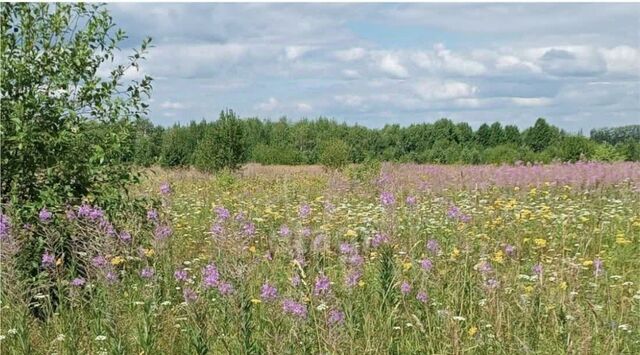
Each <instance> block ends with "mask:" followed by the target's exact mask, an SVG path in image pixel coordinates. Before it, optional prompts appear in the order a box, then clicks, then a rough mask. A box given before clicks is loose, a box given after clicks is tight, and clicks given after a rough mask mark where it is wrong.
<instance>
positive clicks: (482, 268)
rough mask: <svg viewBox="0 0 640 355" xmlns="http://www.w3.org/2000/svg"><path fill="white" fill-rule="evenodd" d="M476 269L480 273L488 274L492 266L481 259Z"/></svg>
mask: <svg viewBox="0 0 640 355" xmlns="http://www.w3.org/2000/svg"><path fill="white" fill-rule="evenodd" d="M478 271H480V273H481V274H488V273H490V272H492V271H493V268H492V267H491V264H490V263H489V262H488V261H483V262H481V263H480V265H478Z"/></svg>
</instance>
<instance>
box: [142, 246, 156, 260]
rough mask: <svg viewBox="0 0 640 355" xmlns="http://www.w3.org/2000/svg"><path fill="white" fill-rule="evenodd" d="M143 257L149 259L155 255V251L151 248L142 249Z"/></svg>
mask: <svg viewBox="0 0 640 355" xmlns="http://www.w3.org/2000/svg"><path fill="white" fill-rule="evenodd" d="M144 255H145V256H146V257H147V258H150V257H152V256H154V255H156V251H155V250H153V248H150V249H144Z"/></svg>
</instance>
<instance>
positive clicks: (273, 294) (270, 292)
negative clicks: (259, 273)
mask: <svg viewBox="0 0 640 355" xmlns="http://www.w3.org/2000/svg"><path fill="white" fill-rule="evenodd" d="M260 298H262V300H263V301H266V302H268V301H273V300H275V299H276V298H278V289H277V288H276V287H275V286H273V285H271V284H269V283H268V282H265V283H264V285H262V288H261V289H260Z"/></svg>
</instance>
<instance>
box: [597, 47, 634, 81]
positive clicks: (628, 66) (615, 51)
mask: <svg viewBox="0 0 640 355" xmlns="http://www.w3.org/2000/svg"><path fill="white" fill-rule="evenodd" d="M600 53H602V55H603V56H604V60H605V61H606V62H607V70H608V71H610V72H612V73H620V74H629V75H636V76H637V75H640V49H638V48H632V47H629V46H617V47H613V48H611V49H607V48H602V49H600Z"/></svg>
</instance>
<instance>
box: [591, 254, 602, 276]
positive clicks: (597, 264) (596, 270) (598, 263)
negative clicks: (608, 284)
mask: <svg viewBox="0 0 640 355" xmlns="http://www.w3.org/2000/svg"><path fill="white" fill-rule="evenodd" d="M603 272H604V262H603V261H602V259H600V258H596V259H595V260H593V274H594V275H595V276H596V277H598V276H600V275H602V273H603Z"/></svg>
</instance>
